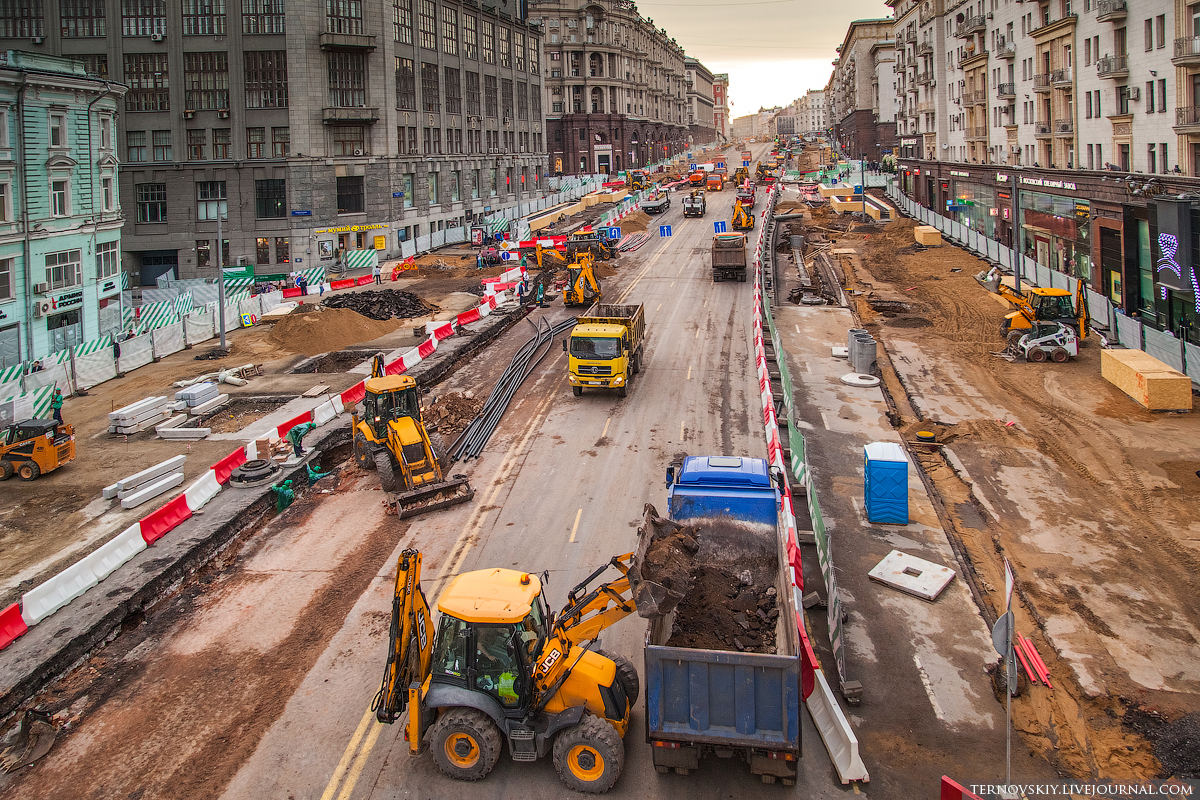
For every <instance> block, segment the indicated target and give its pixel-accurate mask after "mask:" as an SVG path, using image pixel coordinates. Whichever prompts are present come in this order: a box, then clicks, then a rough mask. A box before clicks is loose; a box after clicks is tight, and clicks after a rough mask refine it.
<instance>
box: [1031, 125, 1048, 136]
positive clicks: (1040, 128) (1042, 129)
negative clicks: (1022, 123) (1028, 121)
mask: <svg viewBox="0 0 1200 800" xmlns="http://www.w3.org/2000/svg"><path fill="white" fill-rule="evenodd" d="M1033 135H1034V136H1049V135H1050V123H1049V122H1035V123H1033Z"/></svg>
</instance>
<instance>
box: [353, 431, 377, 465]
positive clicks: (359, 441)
mask: <svg viewBox="0 0 1200 800" xmlns="http://www.w3.org/2000/svg"><path fill="white" fill-rule="evenodd" d="M354 462H355V463H356V464H358V466H360V467H362V468H363V469H375V461H374V460H373V459H372V458H371V446H370V444H368V442H367V437H366V436H364V435H363V432H362V431H355V432H354Z"/></svg>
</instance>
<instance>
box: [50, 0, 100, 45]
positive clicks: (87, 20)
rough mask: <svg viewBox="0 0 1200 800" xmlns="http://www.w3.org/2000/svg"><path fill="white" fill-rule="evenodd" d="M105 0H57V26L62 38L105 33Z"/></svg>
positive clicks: (76, 37) (85, 36)
mask: <svg viewBox="0 0 1200 800" xmlns="http://www.w3.org/2000/svg"><path fill="white" fill-rule="evenodd" d="M104 6H105V0H59V4H58V17H59V28H60V30H61V31H62V36H63V38H64V39H82V38H87V37H92V36H104V35H106V29H105V25H104Z"/></svg>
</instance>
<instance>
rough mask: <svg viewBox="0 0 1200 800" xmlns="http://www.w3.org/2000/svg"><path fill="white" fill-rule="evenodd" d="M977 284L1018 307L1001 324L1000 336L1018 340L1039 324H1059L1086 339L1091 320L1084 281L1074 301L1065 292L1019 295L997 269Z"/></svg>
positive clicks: (980, 277)
mask: <svg viewBox="0 0 1200 800" xmlns="http://www.w3.org/2000/svg"><path fill="white" fill-rule="evenodd" d="M975 280H977V281H979V283H980V284H981V285H982V286H983V288H985V289H987V290H988V291H989V292H993V293H994V294H998V295H1000V296H1001V297H1003V298H1004V299H1005V300H1007V301H1008V302H1010V303H1012V304H1013V305H1014V306H1016V307H1017V310H1016V311H1014V312H1012V313H1011V314H1009V315H1007V316H1006V317H1005V318H1004V319H1003V320H1001V322H1000V335H1001V336H1003V337H1005V338H1007V339H1010V340H1015V339H1017V338H1019V337H1021V336H1024V335H1025V334H1027V333H1030V332H1031V331H1032V329H1033V328H1034V326H1035V325H1036V324H1037V323H1039V322H1058V323H1060V324H1062V325H1066V326H1067V327H1069V328H1071V329H1072V330H1073V331H1075V335H1076V336H1077V337H1078V338H1079V339H1080V340H1082V339H1086V338H1087V334H1088V323H1089V322H1090V320H1091V317H1090V316H1089V314H1088V307H1087V295H1086V294H1085V293H1084V284H1083V281H1080V282H1079V286H1078V288H1077V290H1076V292H1075V297H1074V300H1072V297H1071V293H1070V292H1068V291H1067V290H1066V289H1043V288H1042V287H1040V286H1029V287H1028V294H1023V293H1018V292H1017V291H1016V290H1015V289H1013V288H1012V287H1011V286H1009V285H1008V284H1006V283H1004V282H1003V281H1001V280H1000V272H999V270H997V269H995V268H992V269H991V270H990V271H988V272H981V273H979V274H978V275H976V276H975Z"/></svg>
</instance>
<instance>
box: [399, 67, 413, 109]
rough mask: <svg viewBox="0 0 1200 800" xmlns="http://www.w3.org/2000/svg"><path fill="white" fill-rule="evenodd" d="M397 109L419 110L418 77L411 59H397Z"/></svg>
mask: <svg viewBox="0 0 1200 800" xmlns="http://www.w3.org/2000/svg"><path fill="white" fill-rule="evenodd" d="M396 108H398V109H399V110H401V111H416V110H417V76H416V73H415V72H413V60H412V59H411V58H397V59H396Z"/></svg>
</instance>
